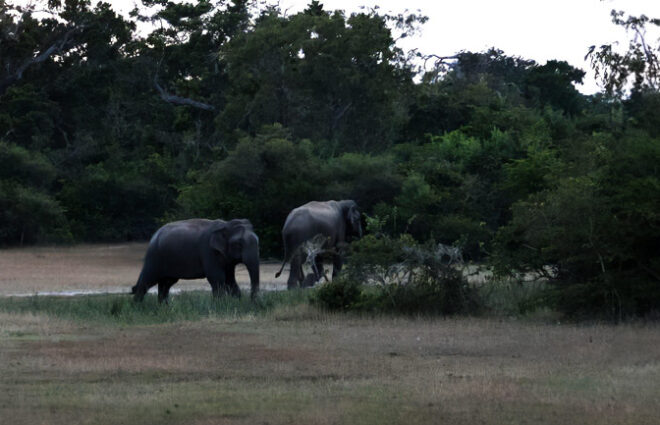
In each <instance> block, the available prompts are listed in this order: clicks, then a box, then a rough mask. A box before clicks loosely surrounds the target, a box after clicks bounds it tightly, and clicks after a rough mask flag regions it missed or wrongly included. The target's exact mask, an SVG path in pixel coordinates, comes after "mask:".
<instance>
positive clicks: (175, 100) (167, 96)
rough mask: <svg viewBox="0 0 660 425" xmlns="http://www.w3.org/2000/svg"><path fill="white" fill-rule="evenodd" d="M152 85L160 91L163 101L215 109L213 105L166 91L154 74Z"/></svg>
mask: <svg viewBox="0 0 660 425" xmlns="http://www.w3.org/2000/svg"><path fill="white" fill-rule="evenodd" d="M154 86H156V90H158V93H160V97H161V99H163V100H164V101H165V102H168V103H173V104H175V105H184V106H192V107H193V108H197V109H203V110H205V111H214V110H215V107H214V106H213V105H209V104H208V103H203V102H198V101H196V100H193V99H189V98H187V97H181V96H175V95H172V94H169V93H167V92H166V91H165V89H164V88H162V87H161V86H160V84H158V77H157V76H154Z"/></svg>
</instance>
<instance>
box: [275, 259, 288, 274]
mask: <svg viewBox="0 0 660 425" xmlns="http://www.w3.org/2000/svg"><path fill="white" fill-rule="evenodd" d="M285 264H286V257H285V258H284V261H283V262H282V267H280V271H278V272H277V273H275V278H278V277H280V275H281V274H282V270H284V265H285Z"/></svg>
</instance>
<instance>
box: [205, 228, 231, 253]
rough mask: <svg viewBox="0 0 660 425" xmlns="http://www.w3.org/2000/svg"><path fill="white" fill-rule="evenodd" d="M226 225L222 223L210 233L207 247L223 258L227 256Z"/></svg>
mask: <svg viewBox="0 0 660 425" xmlns="http://www.w3.org/2000/svg"><path fill="white" fill-rule="evenodd" d="M227 231H228V228H227V223H222V224H220V225H218V226H217V227H215V228H214V229H213V230H212V231H211V237H210V238H209V246H210V247H211V249H214V250H215V251H218V252H219V253H220V255H222V256H223V257H226V256H227Z"/></svg>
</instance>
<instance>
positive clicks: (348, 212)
mask: <svg viewBox="0 0 660 425" xmlns="http://www.w3.org/2000/svg"><path fill="white" fill-rule="evenodd" d="M340 205H341V209H342V213H343V215H344V220H345V222H346V240H350V239H352V238H353V237H357V238H361V237H362V222H361V219H360V211H359V210H358V206H357V203H355V201H352V200H346V201H341V202H340Z"/></svg>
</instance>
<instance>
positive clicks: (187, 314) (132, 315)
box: [0, 291, 308, 325]
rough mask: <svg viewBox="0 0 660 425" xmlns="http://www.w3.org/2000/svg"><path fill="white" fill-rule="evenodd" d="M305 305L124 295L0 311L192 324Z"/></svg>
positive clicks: (14, 303)
mask: <svg viewBox="0 0 660 425" xmlns="http://www.w3.org/2000/svg"><path fill="white" fill-rule="evenodd" d="M307 302H308V293H306V292H304V291H287V292H264V293H262V294H261V295H260V297H259V298H258V299H257V300H256V301H252V300H250V297H247V296H243V297H242V298H240V299H237V298H234V297H228V296H225V297H221V298H214V297H212V296H211V295H209V292H208V291H190V292H182V293H180V294H176V295H170V300H169V303H168V304H159V303H158V301H157V298H156V296H155V295H147V296H146V297H145V298H144V300H143V302H140V303H137V302H134V301H133V298H132V297H130V296H127V295H115V294H112V295H110V294H105V295H85V296H76V297H54V296H39V295H35V296H33V297H26V298H12V297H10V298H0V311H5V312H13V313H43V314H46V315H49V316H53V317H57V318H62V319H70V320H79V321H84V322H96V323H110V324H120V325H123V324H125V325H134V324H156V323H170V322H178V321H194V320H201V319H204V318H211V317H217V318H240V317H244V316H248V315H264V314H267V313H269V312H271V311H273V310H274V309H276V308H282V307H287V306H292V305H298V304H303V303H307Z"/></svg>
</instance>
